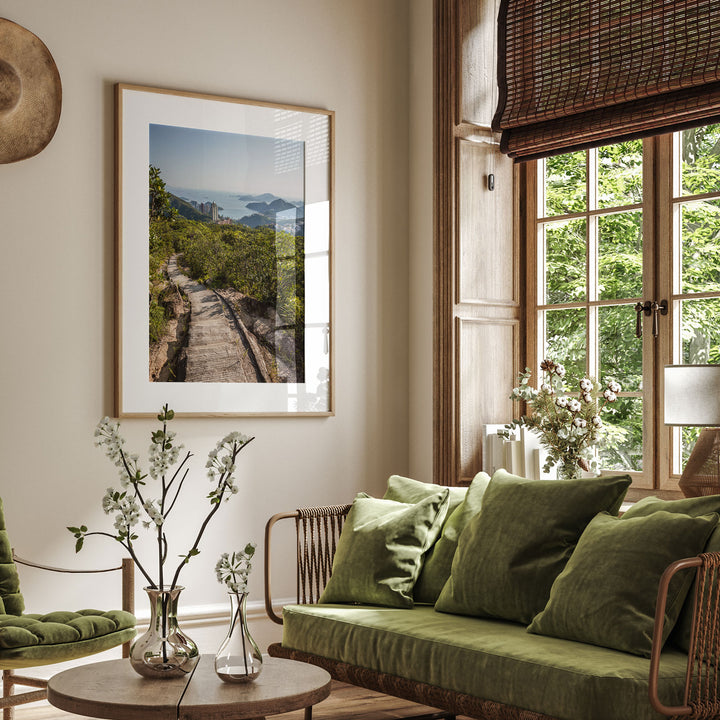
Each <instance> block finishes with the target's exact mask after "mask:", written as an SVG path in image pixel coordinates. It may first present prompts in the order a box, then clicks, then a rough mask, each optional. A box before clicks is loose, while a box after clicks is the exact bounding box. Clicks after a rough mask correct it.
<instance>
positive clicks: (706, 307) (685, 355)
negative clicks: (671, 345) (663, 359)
mask: <svg viewBox="0 0 720 720" xmlns="http://www.w3.org/2000/svg"><path fill="white" fill-rule="evenodd" d="M680 305H681V308H680V336H681V338H682V362H683V363H684V364H686V365H705V364H707V365H718V364H720V298H705V299H702V300H683V301H682V302H681V303H680Z"/></svg>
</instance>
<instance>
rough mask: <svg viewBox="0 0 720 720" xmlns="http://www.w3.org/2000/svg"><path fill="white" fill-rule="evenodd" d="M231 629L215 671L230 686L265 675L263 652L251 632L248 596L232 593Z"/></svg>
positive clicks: (218, 652) (230, 594)
mask: <svg viewBox="0 0 720 720" xmlns="http://www.w3.org/2000/svg"><path fill="white" fill-rule="evenodd" d="M228 595H229V596H230V629H229V630H228V634H227V637H226V638H225V640H223V643H222V645H221V646H220V649H219V650H218V651H217V655H215V672H216V673H217V676H218V677H219V678H220V679H221V680H223V681H224V682H228V683H243V682H250V681H251V680H255V679H256V678H257V676H258V675H260V673H261V672H262V666H263V659H262V653H261V652H260V649H259V648H258V646H257V644H256V643H255V641H254V640H253V639H252V635H250V633H249V632H248V627H247V612H246V609H245V604H246V602H247V595H248V594H247V593H235V592H229V593H228Z"/></svg>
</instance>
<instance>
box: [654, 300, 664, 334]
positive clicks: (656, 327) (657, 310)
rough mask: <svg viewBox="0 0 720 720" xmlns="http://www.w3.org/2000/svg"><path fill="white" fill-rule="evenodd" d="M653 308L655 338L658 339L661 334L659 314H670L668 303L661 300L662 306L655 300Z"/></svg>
mask: <svg viewBox="0 0 720 720" xmlns="http://www.w3.org/2000/svg"><path fill="white" fill-rule="evenodd" d="M651 307H652V311H653V337H657V336H658V335H659V334H660V323H659V321H658V313H660V315H667V314H668V301H667V300H661V301H660V304H658V303H656V302H655V301H654V300H653V304H652V306H651Z"/></svg>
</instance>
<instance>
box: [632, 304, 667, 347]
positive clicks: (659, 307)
mask: <svg viewBox="0 0 720 720" xmlns="http://www.w3.org/2000/svg"><path fill="white" fill-rule="evenodd" d="M635 312H636V313H637V317H636V319H635V337H639V338H641V337H642V334H643V328H642V316H643V315H645V317H650V315H652V316H653V324H652V334H653V337H657V336H658V335H659V334H660V323H659V321H658V314H660V315H667V314H668V301H667V300H661V301H660V302H659V303H658V302H656V301H655V300H646V301H645V302H644V303H641V302H638V303H635Z"/></svg>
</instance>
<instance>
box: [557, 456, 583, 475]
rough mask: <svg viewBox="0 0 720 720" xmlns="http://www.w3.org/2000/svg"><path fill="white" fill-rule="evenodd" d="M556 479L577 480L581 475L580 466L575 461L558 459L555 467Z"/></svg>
mask: <svg viewBox="0 0 720 720" xmlns="http://www.w3.org/2000/svg"><path fill="white" fill-rule="evenodd" d="M556 473H557V474H556V477H557V479H558V480H579V479H580V478H581V477H582V468H581V467H580V465H579V464H578V463H577V461H572V460H571V461H568V462H564V461H562V460H561V461H560V462H559V463H558V464H557V467H556Z"/></svg>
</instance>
